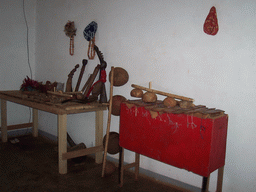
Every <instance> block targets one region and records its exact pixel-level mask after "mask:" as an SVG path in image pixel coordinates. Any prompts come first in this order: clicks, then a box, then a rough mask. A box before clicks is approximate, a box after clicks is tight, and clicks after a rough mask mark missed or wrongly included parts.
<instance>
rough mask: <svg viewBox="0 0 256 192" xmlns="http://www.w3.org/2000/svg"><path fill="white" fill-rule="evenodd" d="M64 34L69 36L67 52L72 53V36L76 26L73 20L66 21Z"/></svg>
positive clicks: (74, 33)
mask: <svg viewBox="0 0 256 192" xmlns="http://www.w3.org/2000/svg"><path fill="white" fill-rule="evenodd" d="M64 32H65V34H66V35H67V36H68V37H69V38H70V46H69V54H70V55H74V36H75V35H76V28H75V23H74V21H68V22H67V24H66V25H65V27H64Z"/></svg>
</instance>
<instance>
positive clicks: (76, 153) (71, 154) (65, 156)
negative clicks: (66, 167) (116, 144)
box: [62, 145, 104, 160]
mask: <svg viewBox="0 0 256 192" xmlns="http://www.w3.org/2000/svg"><path fill="white" fill-rule="evenodd" d="M103 150H104V148H103V145H101V146H96V147H90V148H87V149H80V150H77V151H70V152H67V153H63V154H62V159H63V160H67V159H72V158H75V157H81V156H84V155H89V154H93V153H97V152H102V151H103Z"/></svg>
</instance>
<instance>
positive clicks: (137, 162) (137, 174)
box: [135, 153, 140, 180]
mask: <svg viewBox="0 0 256 192" xmlns="http://www.w3.org/2000/svg"><path fill="white" fill-rule="evenodd" d="M135 164H136V165H135V179H136V180H137V179H138V176H139V169H140V154H139V153H135Z"/></svg>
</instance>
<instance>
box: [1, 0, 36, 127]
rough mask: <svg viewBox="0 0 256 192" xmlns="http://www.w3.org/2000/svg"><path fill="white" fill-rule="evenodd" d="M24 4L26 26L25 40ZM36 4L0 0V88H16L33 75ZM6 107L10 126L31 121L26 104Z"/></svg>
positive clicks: (17, 0) (30, 0)
mask: <svg viewBox="0 0 256 192" xmlns="http://www.w3.org/2000/svg"><path fill="white" fill-rule="evenodd" d="M23 5H24V10H25V15H26V19H27V25H28V27H29V30H28V35H29V38H28V39H27V27H26V23H25V17H24V12H23ZM35 6H36V1H35V0H26V1H24V4H23V1H22V0H10V1H5V0H0V23H1V25H0V31H1V32H0V34H1V37H0V39H1V46H0V55H1V56H0V58H1V64H0V90H14V89H19V88H20V86H21V84H22V81H23V80H24V78H25V77H26V76H29V77H31V73H32V76H34V74H35V19H36V18H35V12H36V9H35ZM27 46H28V47H29V52H28V49H27ZM28 53H29V54H28ZM28 55H29V60H28ZM28 62H29V63H30V66H31V72H30V67H29V64H28ZM7 109H8V110H7V112H8V113H7V116H8V121H7V123H8V124H9V125H10V124H17V123H21V122H22V123H27V122H29V121H30V120H31V118H30V117H31V116H30V110H29V108H27V107H23V106H20V105H16V104H12V103H9V102H8V103H7ZM21 114H23V115H21Z"/></svg>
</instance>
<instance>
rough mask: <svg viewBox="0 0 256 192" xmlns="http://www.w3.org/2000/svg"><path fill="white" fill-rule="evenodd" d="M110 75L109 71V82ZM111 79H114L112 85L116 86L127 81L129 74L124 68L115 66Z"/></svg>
mask: <svg viewBox="0 0 256 192" xmlns="http://www.w3.org/2000/svg"><path fill="white" fill-rule="evenodd" d="M110 77H111V71H110V73H109V82H111V80H110ZM113 79H114V80H113V81H114V82H113V86H116V87H119V86H123V85H124V84H126V83H127V82H128V80H129V74H128V73H127V71H126V70H125V69H123V68H121V67H115V69H114V78H113Z"/></svg>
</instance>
